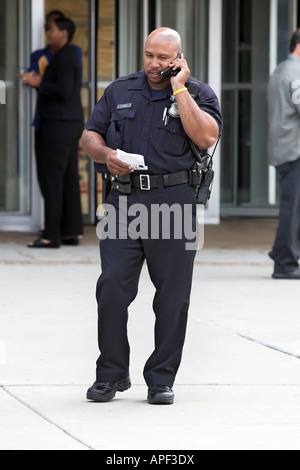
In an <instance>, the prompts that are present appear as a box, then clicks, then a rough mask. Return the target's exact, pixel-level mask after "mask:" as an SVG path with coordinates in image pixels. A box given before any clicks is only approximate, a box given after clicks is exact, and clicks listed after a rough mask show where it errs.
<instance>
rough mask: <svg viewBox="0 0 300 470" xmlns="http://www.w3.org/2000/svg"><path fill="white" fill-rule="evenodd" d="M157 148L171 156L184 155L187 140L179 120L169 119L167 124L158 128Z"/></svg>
mask: <svg viewBox="0 0 300 470" xmlns="http://www.w3.org/2000/svg"><path fill="white" fill-rule="evenodd" d="M158 133H159V147H160V149H161V150H162V151H163V152H164V153H167V154H169V155H172V156H182V155H184V154H185V153H186V151H187V147H188V140H187V136H186V133H185V131H184V129H183V126H182V124H181V120H180V119H179V118H172V117H170V119H169V122H168V124H167V125H166V126H165V125H164V124H160V125H159V126H158Z"/></svg>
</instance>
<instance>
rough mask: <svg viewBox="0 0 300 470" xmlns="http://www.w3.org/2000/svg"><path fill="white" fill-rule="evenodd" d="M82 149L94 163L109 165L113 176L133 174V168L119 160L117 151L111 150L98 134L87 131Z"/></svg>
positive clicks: (84, 133) (84, 134)
mask: <svg viewBox="0 0 300 470" xmlns="http://www.w3.org/2000/svg"><path fill="white" fill-rule="evenodd" d="M82 147H83V149H84V151H85V152H86V153H87V154H88V156H89V157H90V158H91V159H92V160H94V162H96V163H104V164H105V165H107V168H108V170H109V171H110V173H112V174H113V175H118V176H122V175H126V174H128V173H132V172H133V169H132V168H131V166H130V165H127V164H126V163H123V162H122V161H121V160H119V159H118V157H117V151H116V150H113V149H111V148H109V147H108V146H107V145H106V142H105V140H104V139H103V137H102V136H101V135H100V134H98V133H97V132H93V131H87V130H85V131H84V132H83V134H82Z"/></svg>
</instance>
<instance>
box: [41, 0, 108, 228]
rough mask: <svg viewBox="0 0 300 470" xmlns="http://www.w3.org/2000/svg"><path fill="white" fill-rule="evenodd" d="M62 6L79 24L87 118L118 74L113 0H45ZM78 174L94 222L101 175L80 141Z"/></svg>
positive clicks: (86, 210)
mask: <svg viewBox="0 0 300 470" xmlns="http://www.w3.org/2000/svg"><path fill="white" fill-rule="evenodd" d="M50 10H60V11H62V12H63V13H64V14H65V15H66V16H69V17H70V18H71V19H72V20H73V21H74V22H75V24H76V34H75V36H74V39H73V44H76V45H78V46H80V47H81V49H82V53H83V63H82V66H83V77H82V92H81V98H82V104H83V108H84V117H85V121H87V119H88V117H89V115H90V113H91V111H92V110H93V108H94V106H95V104H96V102H97V101H98V100H99V99H100V98H101V96H102V94H103V92H104V89H105V88H106V87H107V86H108V85H109V83H110V82H111V81H112V80H113V79H114V77H115V67H114V63H115V58H114V51H115V43H114V38H115V30H114V27H115V2H114V0H76V1H75V2H74V1H72V0H45V12H46V13H47V12H49V11H50ZM79 174H80V187H81V202H82V212H83V216H84V222H85V223H86V224H93V223H94V222H95V217H96V206H97V205H99V204H100V203H101V201H102V187H101V177H100V176H96V175H95V171H94V167H93V164H92V162H91V160H90V158H89V157H88V156H87V155H86V154H85V153H84V151H83V149H82V147H81V144H79Z"/></svg>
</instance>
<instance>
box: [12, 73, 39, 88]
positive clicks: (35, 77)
mask: <svg viewBox="0 0 300 470" xmlns="http://www.w3.org/2000/svg"><path fill="white" fill-rule="evenodd" d="M18 77H19V78H20V80H22V82H23V83H24V85H29V86H32V87H33V88H38V87H39V86H40V84H41V81H42V78H41V76H40V75H39V74H37V73H29V72H25V73H19V74H18Z"/></svg>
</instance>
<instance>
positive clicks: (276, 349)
mask: <svg viewBox="0 0 300 470" xmlns="http://www.w3.org/2000/svg"><path fill="white" fill-rule="evenodd" d="M195 319H196V321H198V322H199V323H203V324H204V325H207V326H211V327H213V328H216V329H218V330H221V331H224V332H225V333H228V334H231V335H233V336H238V337H239V338H242V339H245V340H246V341H250V342H251V343H255V344H258V345H259V346H262V347H264V348H268V349H272V350H273V351H276V352H278V353H281V354H285V355H286V356H290V357H294V358H296V359H300V356H299V355H297V354H294V353H292V352H290V351H286V350H285V349H282V348H279V347H277V346H274V345H272V344H268V343H265V342H263V341H260V340H258V339H255V338H252V337H251V336H247V335H244V334H243V333H239V332H238V331H234V330H230V329H229V328H225V327H223V326H221V325H218V324H216V323H212V322H208V321H205V320H202V319H201V318H197V317H195Z"/></svg>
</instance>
